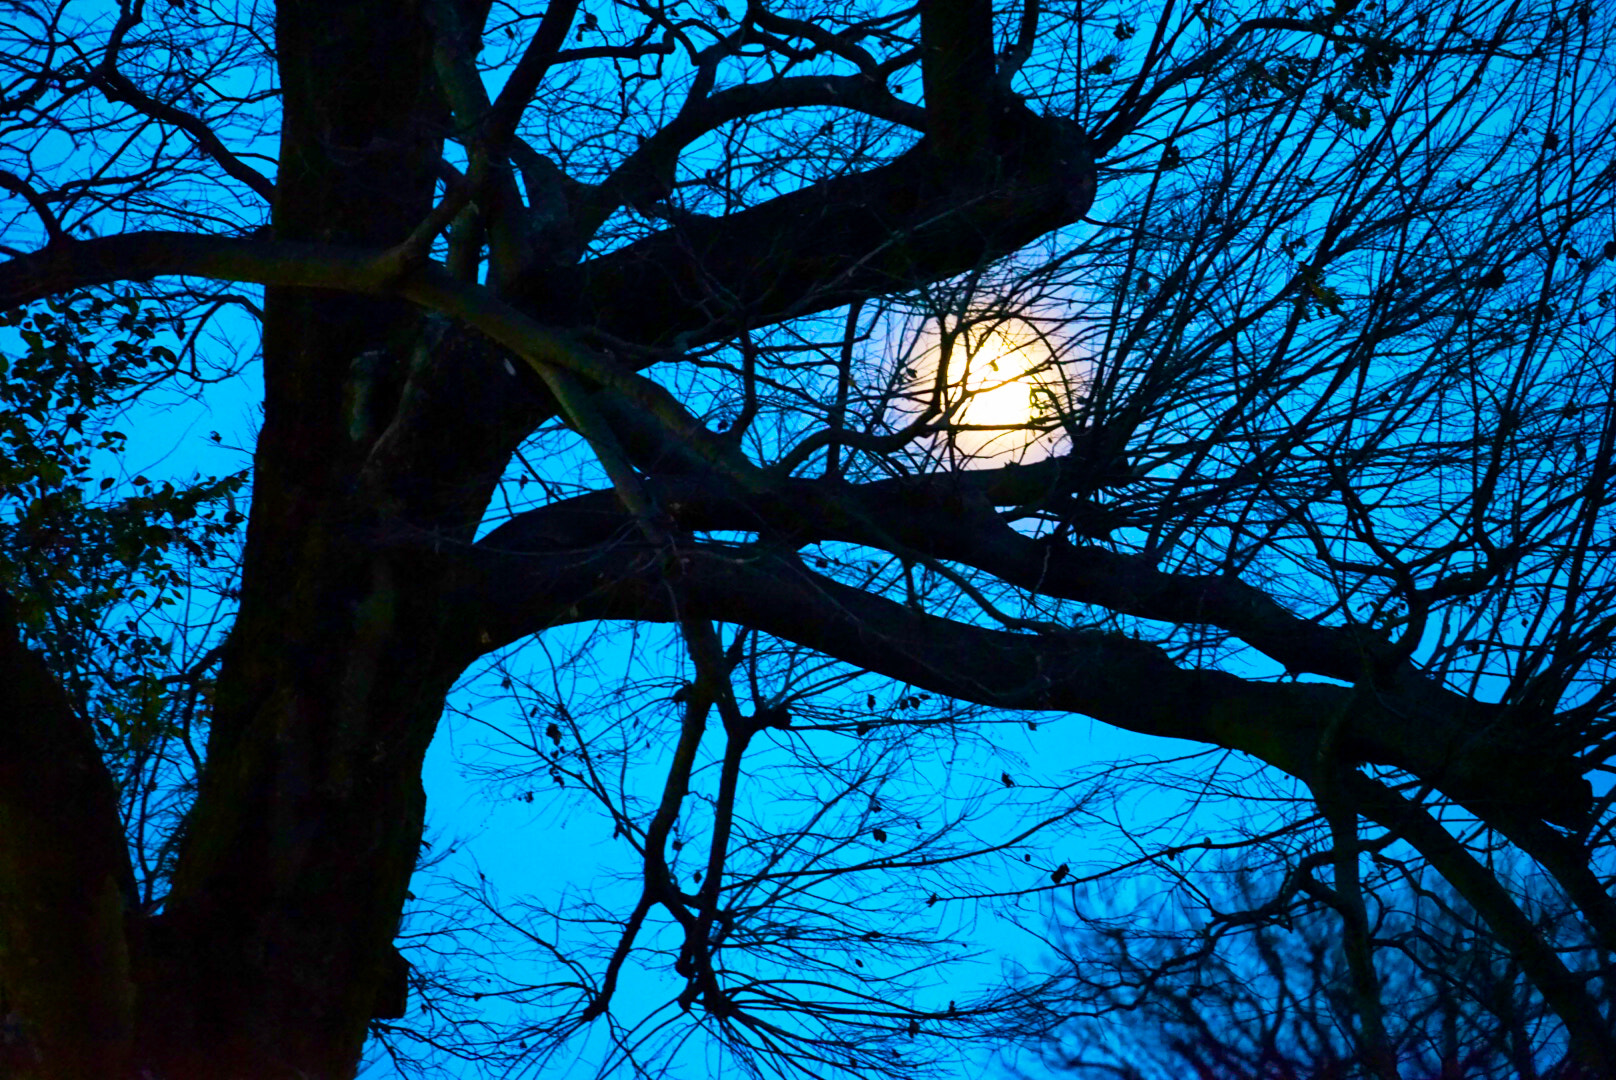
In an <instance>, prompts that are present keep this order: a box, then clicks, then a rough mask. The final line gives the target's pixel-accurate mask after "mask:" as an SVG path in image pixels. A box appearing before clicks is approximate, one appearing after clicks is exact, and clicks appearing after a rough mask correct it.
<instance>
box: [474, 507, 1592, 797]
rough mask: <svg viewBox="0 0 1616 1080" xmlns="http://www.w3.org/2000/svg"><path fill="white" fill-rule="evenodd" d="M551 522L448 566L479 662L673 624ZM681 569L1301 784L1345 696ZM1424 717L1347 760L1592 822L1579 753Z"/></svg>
mask: <svg viewBox="0 0 1616 1080" xmlns="http://www.w3.org/2000/svg"><path fill="white" fill-rule="evenodd" d="M546 524H547V525H548V526H549V529H548V531H547V533H546V534H544V535H540V534H538V533H537V532H535V531H533V530H532V529H531V528H530V529H527V530H525V531H523V532H518V530H517V529H516V528H515V526H514V525H508V526H506V527H504V528H502V529H498V530H495V531H494V532H493V533H490V534H489V535H488V536H487V537H485V538H484V539H483V540H482V541H480V542H479V543H478V544H477V545H476V546H475V547H474V548H472V549H462V550H459V551H457V552H456V553H453V554H450V555H447V556H445V557H446V558H449V559H451V561H452V562H454V563H455V570H454V571H453V572H454V573H456V574H457V575H458V576H459V585H458V586H457V588H456V590H455V592H456V596H457V599H456V600H455V601H454V607H455V608H456V611H455V614H454V616H453V617H451V618H450V619H448V620H447V621H448V623H449V624H450V625H456V626H460V627H463V628H464V633H465V635H467V636H466V638H465V640H464V641H463V642H462V643H461V646H460V647H461V648H462V649H464V650H466V651H467V653H468V657H467V658H468V661H469V659H470V658H471V656H473V655H476V654H478V653H481V652H483V651H486V650H488V649H492V648H499V647H501V646H503V645H505V644H508V643H510V642H511V641H514V640H516V639H517V638H519V637H523V636H525V635H528V634H532V633H536V632H539V631H542V630H544V629H546V628H547V627H550V626H555V625H559V624H562V623H570V622H575V621H579V620H584V619H636V620H648V621H664V622H665V621H671V620H673V619H675V618H677V617H678V614H679V613H677V612H675V611H673V610H672V609H671V607H670V606H669V601H668V598H667V593H666V589H665V588H664V586H663V585H662V581H663V580H664V579H663V576H662V575H663V572H664V560H663V553H661V552H659V551H654V550H651V549H649V548H647V547H645V546H644V545H642V544H639V543H637V542H631V541H628V540H608V541H606V542H602V543H595V542H593V540H592V538H591V539H588V540H582V538H581V537H580V536H579V535H578V533H576V532H569V526H581V530H580V531H591V532H592V531H593V529H595V528H598V526H599V520H598V518H597V519H590V518H575V519H573V521H571V522H569V521H567V520H565V519H563V518H561V517H559V516H557V517H554V518H551V519H550V520H549V521H548V522H547V523H546ZM581 540H582V542H580V541H581ZM677 572H678V574H679V590H680V595H681V597H682V598H683V600H684V601H685V603H687V604H688V605H689V608H690V613H691V614H693V615H698V616H703V617H706V618H711V619H716V620H721V621H724V622H732V623H736V624H739V625H742V626H747V627H750V628H752V629H755V630H758V631H761V632H763V633H767V634H771V635H773V636H775V637H778V638H781V639H783V640H786V641H791V642H795V643H797V644H800V645H804V646H806V647H808V648H811V649H815V650H818V651H820V652H823V653H825V654H827V655H829V656H833V657H836V658H837V659H840V660H842V661H844V662H846V663H849V664H852V665H854V666H856V667H861V668H865V669H867V670H870V671H874V672H878V673H880V674H882V675H885V676H888V677H890V678H893V679H897V680H899V681H902V682H907V683H910V684H912V685H915V686H919V687H923V688H926V689H929V690H932V691H934V692H937V693H940V694H947V695H949V696H951V697H955V698H959V699H961V700H965V701H973V702H977V703H979V704H983V705H988V706H993V707H998V708H1011V709H1050V710H1061V711H1067V712H1077V713H1082V714H1083V715H1085V716H1091V717H1093V718H1095V719H1097V720H1101V721H1103V722H1105V723H1108V724H1112V725H1114V726H1117V727H1121V728H1126V729H1128V730H1130V731H1138V732H1142V733H1145V734H1150V735H1161V736H1166V737H1170V738H1180V739H1189V740H1193V741H1196V742H1201V743H1206V744H1210V745H1214V746H1223V747H1227V748H1230V749H1235V750H1241V751H1244V752H1246V753H1250V754H1253V755H1255V756H1257V757H1258V758H1260V759H1262V760H1264V761H1267V762H1269V763H1270V764H1273V765H1275V766H1277V767H1279V768H1281V769H1283V770H1285V771H1286V772H1289V773H1290V774H1292V775H1293V776H1297V777H1298V778H1300V779H1302V780H1304V781H1306V782H1311V781H1312V780H1313V778H1314V775H1313V774H1314V773H1315V772H1316V754H1317V747H1318V744H1319V740H1320V739H1321V738H1322V737H1323V735H1324V732H1325V727H1326V724H1327V720H1328V718H1329V717H1330V716H1334V715H1336V714H1337V713H1338V712H1339V711H1340V709H1341V707H1342V704H1343V702H1344V700H1345V695H1348V694H1350V693H1351V691H1350V690H1349V689H1348V688H1345V687H1340V686H1335V685H1327V684H1322V683H1283V684H1282V683H1264V682H1253V681H1249V680H1245V679H1240V678H1238V677H1236V676H1234V675H1230V674H1228V673H1225V672H1219V671H1203V670H1195V669H1182V668H1179V667H1177V666H1176V665H1174V664H1173V663H1172V662H1171V661H1170V660H1169V659H1168V657H1167V655H1166V653H1164V652H1163V651H1162V650H1161V649H1159V648H1157V647H1156V646H1154V645H1150V644H1148V643H1145V642H1142V641H1138V640H1135V639H1132V638H1129V637H1127V636H1125V635H1122V634H1114V633H1102V632H1099V631H1088V630H1074V631H1072V632H1070V633H1069V634H1066V635H1036V636H1035V635H1026V634H1015V633H1008V632H1005V631H999V630H988V629H984V628H982V627H978V626H973V625H970V624H966V623H961V622H957V621H953V620H950V619H943V618H938V617H936V616H933V615H928V614H925V613H922V612H917V611H914V610H911V609H910V608H908V607H906V606H905V605H903V604H900V603H898V602H896V601H893V600H889V599H887V598H885V597H882V596H878V595H874V594H870V593H865V592H863V591H861V590H859V589H855V588H851V587H849V586H846V585H843V584H841V583H839V582H836V581H833V580H832V579H830V578H827V577H824V576H821V575H818V574H815V573H813V572H811V571H810V570H808V569H807V568H806V567H805V566H803V564H802V563H801V562H800V561H799V560H797V559H796V558H795V557H794V556H790V555H787V554H782V553H780V552H779V550H778V549H776V548H770V547H768V546H746V547H737V546H729V545H720V544H701V543H695V544H690V543H686V544H682V545H681V547H680V549H679V560H678V570H677ZM1416 704H1417V703H1416V702H1412V701H1409V700H1404V699H1400V698H1399V697H1397V696H1395V695H1390V694H1379V695H1374V696H1372V697H1371V698H1370V699H1369V700H1368V701H1367V702H1365V703H1364V705H1363V710H1362V712H1361V713H1360V714H1359V715H1358V717H1357V718H1356V719H1355V722H1354V724H1353V729H1352V731H1351V733H1350V735H1349V736H1348V737H1347V739H1346V740H1345V745H1344V747H1343V749H1344V750H1345V752H1346V753H1348V754H1349V755H1351V756H1353V757H1354V758H1356V759H1358V760H1367V761H1373V762H1376V763H1379V764H1385V765H1390V766H1393V767H1395V768H1399V769H1403V770H1405V771H1408V772H1410V773H1412V774H1414V775H1416V776H1419V777H1421V778H1422V779H1425V780H1428V781H1430V782H1431V783H1433V784H1435V785H1437V786H1439V787H1441V788H1442V789H1443V790H1444V791H1446V792H1447V793H1448V794H1449V795H1451V796H1453V797H1454V798H1455V799H1457V800H1459V801H1461V802H1463V803H1465V805H1466V806H1468V807H1470V808H1471V809H1472V811H1473V812H1475V813H1477V814H1480V815H1482V816H1483V817H1485V815H1486V813H1487V812H1488V811H1489V809H1490V808H1492V807H1494V806H1499V805H1502V806H1506V807H1520V808H1522V810H1523V812H1530V813H1532V814H1533V815H1535V816H1539V817H1543V818H1547V819H1549V820H1554V821H1564V820H1567V819H1574V818H1576V817H1578V816H1579V815H1582V814H1585V813H1586V812H1587V804H1588V799H1587V796H1586V785H1585V784H1583V783H1582V781H1581V778H1580V773H1579V772H1578V770H1577V767H1576V763H1575V761H1573V760H1571V759H1570V758H1569V757H1568V756H1566V755H1554V754H1552V753H1543V752H1538V753H1536V754H1528V753H1527V752H1526V751H1524V750H1523V749H1522V748H1521V747H1519V746H1514V745H1508V744H1506V743H1505V742H1504V741H1503V740H1501V739H1500V738H1499V737H1498V735H1497V733H1495V732H1490V731H1487V730H1478V729H1477V728H1476V727H1474V726H1473V725H1472V724H1470V723H1469V722H1468V720H1469V717H1467V716H1464V715H1453V714H1451V713H1449V714H1443V713H1433V712H1416V711H1413V710H1414V709H1415V707H1416Z"/></svg>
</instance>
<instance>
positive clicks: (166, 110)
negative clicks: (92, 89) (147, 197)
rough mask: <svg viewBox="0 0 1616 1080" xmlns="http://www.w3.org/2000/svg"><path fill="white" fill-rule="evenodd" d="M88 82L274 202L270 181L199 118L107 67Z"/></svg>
mask: <svg viewBox="0 0 1616 1080" xmlns="http://www.w3.org/2000/svg"><path fill="white" fill-rule="evenodd" d="M90 81H91V82H92V83H94V84H95V85H96V86H97V87H98V88H99V89H100V90H101V92H102V93H103V94H105V95H106V97H107V100H109V101H116V102H118V103H120V104H123V105H128V106H130V107H131V108H133V109H137V110H139V111H140V112H142V113H144V114H145V115H147V116H149V117H151V118H152V119H153V120H158V121H161V122H162V123H165V124H173V125H174V126H175V127H177V128H179V129H180V130H181V131H183V132H185V133H186V134H187V135H189V136H190V137H191V139H192V140H193V141H194V142H195V143H196V145H197V146H198V147H200V148H201V149H202V152H203V153H205V154H207V155H208V156H209V157H210V158H212V159H213V160H214V161H215V162H217V163H218V165H219V167H220V168H221V169H223V170H224V171H225V173H226V174H227V175H228V176H231V177H233V178H234V179H236V180H239V181H241V182H242V183H243V184H246V185H247V186H248V187H250V188H252V189H253V191H254V192H256V193H257V194H258V197H259V198H261V199H263V200H264V201H265V202H266V203H269V202H274V201H275V185H274V184H273V183H272V182H271V181H270V179H269V177H267V176H265V175H264V174H263V173H261V172H259V171H258V170H257V169H255V168H253V167H252V166H251V165H248V164H247V163H246V162H245V161H242V160H241V159H240V158H239V157H237V156H236V155H235V154H233V153H231V152H230V149H229V148H228V147H226V146H225V144H224V143H223V142H222V141H220V139H219V136H217V135H215V134H214V133H213V129H212V128H210V127H208V125H207V124H205V123H203V122H202V119H201V118H200V117H197V116H192V115H191V114H190V113H188V112H186V111H185V110H183V109H177V108H175V107H174V106H172V105H169V104H166V103H165V102H161V101H158V100H157V99H156V98H154V97H152V96H151V95H150V94H148V93H146V92H145V91H144V90H142V89H140V87H138V86H136V85H135V84H134V83H132V82H130V81H129V79H128V77H127V76H125V75H123V74H122V73H121V72H118V71H116V70H114V69H112V68H110V67H108V68H105V69H103V70H100V71H97V72H96V73H95V74H94V75H93V76H92V77H91V79H90Z"/></svg>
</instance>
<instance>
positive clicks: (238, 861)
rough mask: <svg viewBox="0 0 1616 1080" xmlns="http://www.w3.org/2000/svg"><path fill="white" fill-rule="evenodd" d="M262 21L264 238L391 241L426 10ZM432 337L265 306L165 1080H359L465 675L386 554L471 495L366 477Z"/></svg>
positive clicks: (324, 6)
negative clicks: (247, 517)
mask: <svg viewBox="0 0 1616 1080" xmlns="http://www.w3.org/2000/svg"><path fill="white" fill-rule="evenodd" d="M276 29H277V47H278V52H279V60H280V69H281V81H282V87H283V92H284V128H283V136H282V144H281V158H280V160H281V168H280V175H279V177H278V179H277V190H276V203H275V212H274V222H275V231H276V234H277V236H278V237H280V238H282V239H293V240H311V241H322V242H332V243H359V244H366V245H372V246H384V245H390V244H395V243H397V242H399V241H400V240H402V239H403V238H404V237H405V236H407V235H408V234H409V231H410V229H411V228H412V227H413V226H414V225H415V224H416V223H417V222H419V220H420V219H421V218H422V217H423V216H425V214H426V213H427V212H428V210H429V209H430V205H431V197H432V193H433V184H434V172H433V170H434V167H435V164H436V162H437V159H438V157H439V153H440V146H441V137H442V131H441V125H439V126H438V127H437V128H434V127H433V126H432V125H431V121H432V119H433V118H434V117H437V116H440V115H441V112H442V110H441V109H440V108H439V107H438V106H437V103H436V101H435V96H436V90H435V84H434V81H433V78H432V74H431V64H430V59H431V45H432V43H431V37H430V32H429V30H428V28H427V26H426V24H425V22H424V20H423V19H422V18H421V16H420V13H419V11H418V10H417V5H415V4H402V5H401V4H397V3H393V2H377V0H353V2H340V0H339V2H333V0H318V2H315V3H307V2H282V3H281V4H279V5H278V17H277V26H276ZM422 327H423V321H422V319H421V317H420V315H419V313H418V312H416V311H415V310H413V309H411V308H410V307H409V306H408V305H406V304H404V303H403V302H401V301H394V300H379V299H367V298H360V297H352V296H343V295H338V294H322V293H314V292H308V291H299V290H291V289H272V290H270V292H269V295H268V297H267V300H266V305H265V325H264V379H265V390H266V404H265V416H264V427H263V431H262V434H261V436H260V440H259V445H258V452H257V456H256V459H255V481H254V490H253V507H252V515H251V524H250V526H249V531H248V536H247V545H246V551H245V557H244V567H243V593H242V598H241V610H240V613H239V616H238V618H237V622H236V625H235V628H234V630H233V632H232V635H231V638H230V641H229V644H228V647H227V651H226V655H225V659H224V662H223V666H222V669H221V674H220V681H219V686H218V691H217V696H216V706H215V713H214V716H213V719H212V725H213V726H212V731H211V734H210V738H209V745H208V768H207V771H206V774H205V776H204V777H203V780H202V783H201V788H200V791H199V794H198V798H197V802H196V805H195V808H194V810H193V811H192V813H191V816H190V818H189V820H188V823H187V833H186V836H185V839H184V843H183V845H182V847H181V850H180V859H179V863H178V866H177V869H176V873H175V876H174V881H173V889H172V892H171V894H170V896H169V898H168V902H167V906H166V910H165V911H164V912H163V914H162V915H161V916H160V917H159V918H158V919H156V920H154V921H153V922H152V924H151V925H150V926H149V927H148V932H147V933H146V934H145V943H144V944H145V947H144V949H143V953H144V955H145V957H146V961H145V967H144V972H143V978H142V979H141V983H142V987H141V999H140V1000H141V1006H140V1014H139V1036H138V1045H137V1050H136V1058H137V1061H138V1062H139V1063H141V1064H143V1065H147V1066H150V1067H151V1068H153V1070H154V1072H156V1073H157V1074H158V1075H162V1076H173V1077H212V1076H220V1077H226V1076H228V1077H293V1076H309V1077H321V1078H337V1077H345V1076H349V1075H352V1073H353V1072H354V1070H355V1067H356V1065H357V1062H358V1059H359V1054H360V1051H361V1048H362V1045H363V1042H364V1039H365V1035H366V1030H367V1023H368V1021H369V1020H370V1019H371V1018H372V1017H373V1016H375V1015H377V1014H378V1012H385V1011H388V1005H389V1002H392V1005H393V1007H394V1008H396V999H397V997H398V993H399V987H398V986H397V985H394V984H396V981H397V978H398V974H399V973H398V967H397V962H396V954H395V953H394V952H393V950H392V944H391V943H392V938H393V934H394V932H395V930H396V928H397V920H398V917H399V913H400V911H401V909H402V906H403V900H404V892H405V889H406V887H407V885H408V882H409V877H410V873H411V871H412V870H413V867H414V863H415V857H416V851H417V847H418V845H419V842H420V833H421V827H422V820H423V814H424V809H425V800H424V796H423V794H422V791H421V786H420V779H419V777H420V766H421V761H422V758H423V756H424V753H425V750H426V747H427V744H428V742H429V740H430V739H431V735H432V730H433V726H434V724H435V723H436V721H437V718H438V716H439V714H440V712H441V709H442V705H443V698H444V694H445V693H446V691H447V689H448V687H449V685H450V683H451V682H452V680H453V678H454V676H455V674H456V673H457V671H458V666H457V665H456V664H455V663H453V662H452V661H451V660H450V658H447V657H444V656H441V655H438V654H437V652H436V650H435V645H434V642H435V641H436V640H437V636H438V634H437V631H438V626H437V621H436V620H437V616H436V615H435V614H434V612H435V611H436V610H439V607H438V605H436V604H434V602H433V599H432V597H433V592H434V589H433V584H432V581H431V580H430V575H429V574H425V573H423V572H422V571H421V569H420V568H418V567H408V566H403V565H400V563H399V561H398V560H397V557H396V556H387V555H383V554H377V549H378V545H377V544H376V540H377V539H378V537H379V536H380V535H381V534H382V533H383V532H384V531H386V530H389V529H393V528H398V527H401V526H405V527H407V526H411V525H413V526H416V527H420V528H427V529H432V528H438V527H440V526H442V525H443V524H444V522H443V521H442V520H441V517H442V515H443V513H444V511H445V507H446V505H447V504H453V503H457V502H460V501H462V500H457V499H453V498H451V499H445V498H444V497H443V493H442V492H440V491H435V490H433V491H425V492H422V491H420V490H419V485H417V489H416V490H406V489H404V488H402V487H401V486H400V484H399V483H397V482H395V481H394V479H393V477H394V470H393V469H391V468H387V467H385V466H381V467H378V466H377V463H376V451H377V449H378V446H379V445H381V443H382V441H383V440H382V438H381V433H382V432H384V431H385V430H386V429H387V427H388V426H389V425H390V424H391V423H392V422H393V421H394V420H395V419H396V418H397V417H396V411H397V405H398V402H399V401H400V400H401V399H402V397H403V396H404V394H403V391H402V384H403V382H404V381H405V371H406V367H407V365H408V360H409V357H410V355H411V353H412V350H413V347H414V343H415V340H416V337H417V335H418V334H419V333H421V331H422ZM356 399H358V400H357V407H358V408H359V409H360V410H361V411H362V412H363V413H364V417H363V422H361V418H360V417H359V416H357V415H356V413H355V411H354V408H355V406H356ZM384 456H385V455H384ZM398 457H399V456H398V455H395V459H394V460H393V461H392V462H391V464H392V465H394V466H397V467H399V468H403V469H406V470H407V469H408V468H409V466H410V464H411V463H410V462H409V461H408V460H398ZM402 457H403V458H408V457H409V455H408V454H404V455H402ZM468 527H469V526H468Z"/></svg>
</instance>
